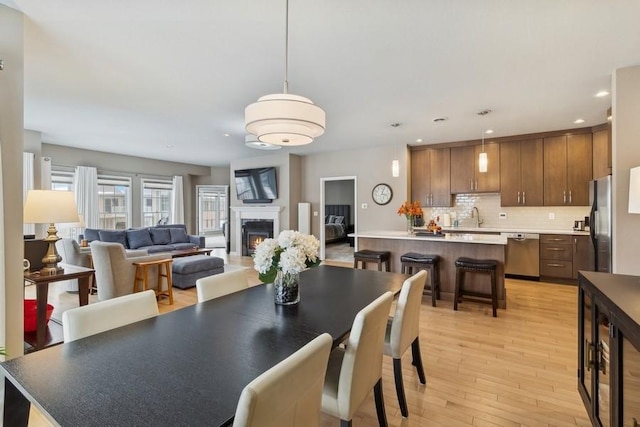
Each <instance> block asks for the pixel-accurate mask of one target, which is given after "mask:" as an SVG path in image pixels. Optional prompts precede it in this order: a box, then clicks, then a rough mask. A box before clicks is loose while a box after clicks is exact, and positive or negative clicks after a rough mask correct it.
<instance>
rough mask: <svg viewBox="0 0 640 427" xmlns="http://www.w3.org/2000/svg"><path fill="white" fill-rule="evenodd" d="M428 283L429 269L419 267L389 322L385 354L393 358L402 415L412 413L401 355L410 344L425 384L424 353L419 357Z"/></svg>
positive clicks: (421, 381)
mask: <svg viewBox="0 0 640 427" xmlns="http://www.w3.org/2000/svg"><path fill="white" fill-rule="evenodd" d="M426 283H427V271H426V270H420V271H419V272H418V273H416V274H414V275H413V276H411V277H409V278H408V279H407V280H405V281H404V283H403V284H402V289H401V290H400V296H399V297H398V302H397V303H396V311H395V314H394V315H393V318H392V319H390V320H389V321H388V322H387V331H386V334H385V337H384V354H386V355H387V356H391V357H392V358H393V376H394V379H395V383H396V394H397V395H398V403H399V404H400V412H401V413H402V416H403V417H405V418H406V417H408V416H409V410H408V408H407V399H406V397H405V394H404V383H403V381H402V355H403V354H404V352H405V351H406V350H407V349H408V348H409V347H411V351H412V354H413V365H414V366H415V367H416V371H418V378H419V379H420V383H422V384H425V383H426V379H425V376H424V368H423V367H422V356H420V336H419V333H420V305H421V304H422V293H423V292H424V287H425V284H426Z"/></svg>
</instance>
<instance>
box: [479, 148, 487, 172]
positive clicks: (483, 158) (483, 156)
mask: <svg viewBox="0 0 640 427" xmlns="http://www.w3.org/2000/svg"><path fill="white" fill-rule="evenodd" d="M488 166H489V159H488V158H487V153H485V152H484V151H483V152H482V153H480V156H479V158H478V171H479V172H482V173H485V172H486V171H487V168H488Z"/></svg>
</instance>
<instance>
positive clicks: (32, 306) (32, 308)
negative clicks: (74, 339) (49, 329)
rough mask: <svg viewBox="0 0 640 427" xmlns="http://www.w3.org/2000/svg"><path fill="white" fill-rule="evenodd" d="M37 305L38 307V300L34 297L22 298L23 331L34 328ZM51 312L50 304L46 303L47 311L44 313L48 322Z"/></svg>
mask: <svg viewBox="0 0 640 427" xmlns="http://www.w3.org/2000/svg"><path fill="white" fill-rule="evenodd" d="M37 307H38V302H37V301H36V300H34V299H26V300H24V331H25V332H34V331H35V330H36V319H37ZM51 313H53V306H52V305H51V304H47V313H46V315H47V316H46V319H47V320H46V321H47V323H49V319H51Z"/></svg>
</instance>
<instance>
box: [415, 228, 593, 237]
mask: <svg viewBox="0 0 640 427" xmlns="http://www.w3.org/2000/svg"><path fill="white" fill-rule="evenodd" d="M423 229H424V230H426V227H414V230H423ZM442 232H443V233H537V234H571V235H575V236H588V235H589V232H588V231H574V230H548V229H539V228H509V227H505V228H491V227H482V226H480V227H457V228H454V227H442Z"/></svg>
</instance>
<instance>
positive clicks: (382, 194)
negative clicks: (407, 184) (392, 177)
mask: <svg viewBox="0 0 640 427" xmlns="http://www.w3.org/2000/svg"><path fill="white" fill-rule="evenodd" d="M371 197H373V201H374V202H376V203H377V204H379V205H386V204H387V203H389V202H390V201H391V199H392V198H393V190H391V187H389V185H388V184H378V185H376V186H375V187H373V190H371Z"/></svg>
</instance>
